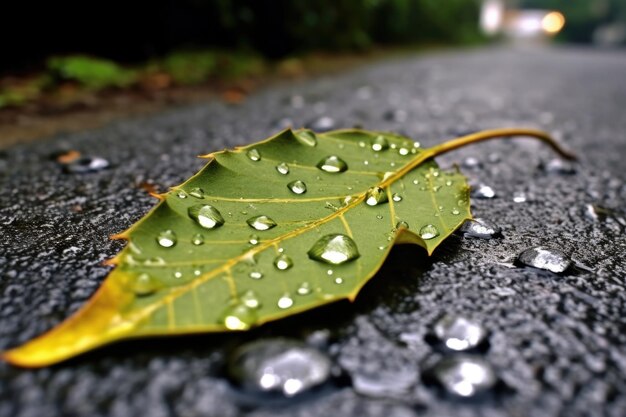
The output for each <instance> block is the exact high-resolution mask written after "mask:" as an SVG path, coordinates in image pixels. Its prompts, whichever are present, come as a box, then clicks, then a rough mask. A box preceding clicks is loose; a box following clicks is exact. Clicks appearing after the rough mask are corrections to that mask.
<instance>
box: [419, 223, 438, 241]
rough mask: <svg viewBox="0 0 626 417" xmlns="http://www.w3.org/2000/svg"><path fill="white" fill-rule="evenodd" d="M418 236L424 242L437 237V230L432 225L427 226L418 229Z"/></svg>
mask: <svg viewBox="0 0 626 417" xmlns="http://www.w3.org/2000/svg"><path fill="white" fill-rule="evenodd" d="M420 236H421V238H422V239H424V240H429V239H433V238H435V237H437V236H439V230H438V229H437V228H436V227H435V226H433V225H432V224H427V225H426V226H424V227H422V228H421V229H420Z"/></svg>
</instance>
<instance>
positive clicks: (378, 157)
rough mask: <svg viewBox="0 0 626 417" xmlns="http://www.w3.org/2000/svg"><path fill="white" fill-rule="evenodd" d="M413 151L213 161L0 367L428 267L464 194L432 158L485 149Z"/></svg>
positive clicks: (235, 322)
mask: <svg viewBox="0 0 626 417" xmlns="http://www.w3.org/2000/svg"><path fill="white" fill-rule="evenodd" d="M519 134H524V135H531V136H535V137H538V138H540V139H542V140H544V141H546V142H547V143H549V144H550V145H552V146H553V147H555V148H556V149H557V150H559V151H560V152H561V153H562V154H564V155H566V156H567V154H565V152H563V151H561V150H560V149H559V148H557V147H556V145H555V144H554V142H552V141H551V140H550V139H549V137H548V136H547V135H546V134H544V133H542V132H538V131H533V130H495V131H486V132H482V133H479V134H475V135H470V136H468V137H465V138H459V139H456V140H453V141H450V142H446V143H444V144H441V145H438V146H436V147H434V148H430V149H426V150H423V149H421V148H420V147H419V144H417V143H414V142H412V141H411V140H409V139H408V138H406V137H402V136H398V135H394V134H390V133H382V132H368V131H362V130H339V131H334V132H328V133H324V134H317V135H316V134H315V133H313V132H311V131H308V130H300V131H297V132H292V131H291V130H285V131H283V132H281V133H279V134H278V135H276V136H274V137H272V138H270V139H267V140H265V141H263V142H259V143H256V144H253V145H250V146H246V147H243V148H238V149H235V150H233V151H229V150H227V151H223V152H217V153H215V154H210V155H207V156H206V158H208V159H210V160H211V161H210V162H209V163H208V164H207V165H206V166H205V167H204V168H203V169H202V170H201V171H200V172H199V173H198V174H196V175H195V176H193V177H192V178H191V179H189V180H188V181H187V182H185V183H184V184H182V185H180V186H178V187H175V188H173V189H172V190H171V191H169V192H168V193H165V194H163V195H159V196H158V198H159V199H160V200H161V202H160V203H159V204H158V205H157V206H156V207H155V208H154V209H153V210H152V211H151V212H150V213H149V214H148V215H146V216H145V217H144V218H143V219H141V220H140V221H139V222H137V223H136V224H135V225H133V226H132V227H131V228H130V229H129V230H127V231H126V232H124V233H122V234H121V235H119V236H117V237H119V238H124V239H128V240H129V244H128V245H127V246H126V248H124V250H123V251H122V252H121V253H120V254H119V255H118V256H116V257H115V258H114V259H113V260H112V261H111V263H112V264H115V265H117V267H116V268H115V269H114V270H113V271H112V272H111V273H110V275H109V276H108V278H107V279H106V281H105V282H104V284H103V285H102V287H101V288H100V290H99V291H98V292H97V294H96V295H95V296H94V297H93V298H92V299H91V300H90V301H89V303H87V305H86V306H85V307H84V308H83V309H82V310H81V311H79V312H78V313H77V314H76V315H75V316H74V317H72V318H70V319H68V320H67V321H65V322H64V323H62V324H61V325H59V326H58V327H56V328H55V329H53V330H52V331H51V332H49V333H47V334H45V335H43V336H41V337H39V338H37V339H35V340H33V341H31V342H29V343H27V344H25V345H24V346H22V347H19V348H17V349H14V350H11V351H8V352H6V353H5V355H4V358H5V359H6V360H8V361H10V362H13V363H15V364H19V365H23V366H43V365H48V364H51V363H55V362H58V361H61V360H64V359H66V358H68V357H71V356H74V355H76V354H78V353H81V352H84V351H86V350H89V349H93V348H95V347H97V346H100V345H103V344H106V343H109V342H112V341H115V340H119V339H123V338H129V337H138V336H149V335H168V334H180V333H193V332H220V331H227V330H246V329H248V328H250V327H253V326H258V325H261V324H263V323H266V322H268V321H272V320H276V319H280V318H282V317H285V316H289V315H292V314H295V313H298V312H301V311H304V310H309V309H312V308H315V307H318V306H320V305H323V304H327V303H330V302H334V301H337V300H341V299H349V300H353V299H354V298H355V297H356V295H357V293H358V292H359V290H360V289H361V288H362V287H363V285H365V283H367V281H368V280H369V279H370V278H371V277H372V276H373V275H374V274H375V273H376V271H377V270H378V269H379V268H380V266H381V264H382V263H383V261H384V260H385V258H386V256H387V254H388V253H389V251H390V249H391V247H392V246H393V244H395V243H414V244H418V245H420V246H422V247H424V248H425V249H426V250H427V252H428V253H429V254H430V253H432V252H433V250H435V248H436V247H437V246H438V245H439V244H441V243H442V242H443V241H444V240H445V239H446V238H447V237H448V236H449V235H450V234H451V233H452V232H453V231H454V230H455V229H456V228H457V227H459V226H460V225H461V224H462V223H463V222H464V221H465V220H466V219H469V218H471V214H470V202H469V187H468V185H467V182H466V179H465V177H464V176H463V175H461V174H460V173H459V172H457V170H456V169H452V170H447V171H443V170H440V169H439V167H438V166H437V164H436V163H435V162H434V160H433V159H432V158H433V157H434V156H436V155H438V154H441V153H444V152H448V151H450V150H453V149H456V148H458V147H459V146H464V145H465V144H467V143H472V142H476V141H480V140H485V139H489V138H493V137H497V136H511V135H519Z"/></svg>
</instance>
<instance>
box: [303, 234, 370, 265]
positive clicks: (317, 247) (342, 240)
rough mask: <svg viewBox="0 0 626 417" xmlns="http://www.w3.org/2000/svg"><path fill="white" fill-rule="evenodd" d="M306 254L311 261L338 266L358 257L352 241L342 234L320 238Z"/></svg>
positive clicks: (357, 251)
mask: <svg viewBox="0 0 626 417" xmlns="http://www.w3.org/2000/svg"><path fill="white" fill-rule="evenodd" d="M307 254H308V255H309V258H311V259H314V260H316V261H320V262H325V263H328V264H333V265H340V264H343V263H345V262H349V261H352V260H354V259H356V258H358V257H359V256H360V254H359V250H358V248H357V246H356V243H354V240H352V239H351V238H350V237H349V236H346V235H342V234H330V235H326V236H324V237H322V238H320V239H319V240H318V241H317V242H315V243H314V244H313V246H312V247H311V249H309V251H308V252H307Z"/></svg>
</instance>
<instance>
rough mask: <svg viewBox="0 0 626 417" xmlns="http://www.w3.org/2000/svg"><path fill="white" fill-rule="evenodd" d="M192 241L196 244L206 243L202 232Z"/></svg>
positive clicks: (194, 236)
mask: <svg viewBox="0 0 626 417" xmlns="http://www.w3.org/2000/svg"><path fill="white" fill-rule="evenodd" d="M191 243H193V244H194V245H196V246H200V245H202V244H204V236H202V235H201V234H200V233H196V234H195V235H193V237H192V238H191Z"/></svg>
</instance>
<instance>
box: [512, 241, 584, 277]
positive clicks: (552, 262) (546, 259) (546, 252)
mask: <svg viewBox="0 0 626 417" xmlns="http://www.w3.org/2000/svg"><path fill="white" fill-rule="evenodd" d="M517 260H518V261H519V262H521V263H522V264H524V265H528V266H532V267H533V268H539V269H545V270H546V271H551V272H554V273H556V274H558V273H561V272H564V271H565V270H566V269H567V268H569V266H570V265H571V264H572V261H571V260H570V259H569V258H568V257H567V255H565V254H564V253H563V252H561V251H560V250H557V249H549V248H544V247H541V246H537V247H535V248H530V249H526V250H525V251H523V252H522V253H521V254H520V255H519V256H518V258H517Z"/></svg>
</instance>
